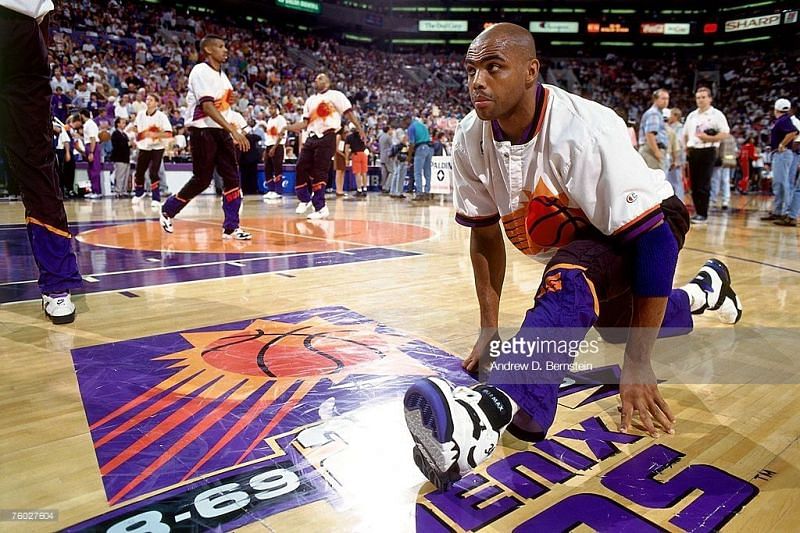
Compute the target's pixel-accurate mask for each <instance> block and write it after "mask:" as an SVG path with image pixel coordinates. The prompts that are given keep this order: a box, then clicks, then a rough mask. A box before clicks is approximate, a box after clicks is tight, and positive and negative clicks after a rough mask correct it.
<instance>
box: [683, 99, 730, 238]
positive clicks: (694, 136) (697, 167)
mask: <svg viewBox="0 0 800 533" xmlns="http://www.w3.org/2000/svg"><path fill="white" fill-rule="evenodd" d="M694 97H695V101H696V102H697V109H695V110H694V111H692V112H691V113H689V116H687V117H686V124H685V125H684V126H683V139H684V142H685V145H686V150H687V155H686V158H687V161H688V163H689V177H690V178H691V179H692V201H693V202H694V210H695V215H694V216H693V217H692V222H693V223H695V224H705V222H706V219H707V218H708V202H709V198H710V196H711V176H712V175H713V174H714V162H715V161H716V160H717V148H719V143H720V141H721V140H722V139H724V138H725V137H727V136H728V135H730V133H729V132H730V128H729V127H728V119H726V118H725V115H723V114H722V111H720V110H719V109H717V108H715V107H713V106H712V105H711V101H712V99H711V89H709V88H707V87H700V88H699V89H697V91H696V92H695V95H694Z"/></svg>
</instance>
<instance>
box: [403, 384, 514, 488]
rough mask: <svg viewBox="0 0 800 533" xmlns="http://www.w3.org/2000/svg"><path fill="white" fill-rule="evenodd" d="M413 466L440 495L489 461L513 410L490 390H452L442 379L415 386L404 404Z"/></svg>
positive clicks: (510, 402)
mask: <svg viewBox="0 0 800 533" xmlns="http://www.w3.org/2000/svg"><path fill="white" fill-rule="evenodd" d="M403 406H404V408H405V417H406V425H407V426H408V430H409V431H410V432H411V436H412V437H413V439H414V442H415V443H416V445H415V446H414V462H415V463H416V465H417V467H418V468H419V469H420V471H421V472H422V474H423V475H424V476H425V477H426V478H428V479H429V480H430V482H431V483H433V484H434V485H435V486H436V488H438V489H439V490H447V489H448V488H449V487H450V485H452V484H453V482H455V481H458V480H459V479H461V477H462V476H464V475H465V474H467V473H468V472H469V471H470V470H472V469H473V468H475V467H476V466H478V465H479V464H481V463H482V462H483V461H485V460H486V459H488V458H489V456H490V455H492V452H494V449H495V447H496V446H497V441H498V440H499V439H500V434H501V433H502V432H503V430H504V429H505V428H506V426H508V424H509V423H510V422H511V419H512V418H513V417H514V414H515V413H516V411H517V405H516V404H515V403H514V401H513V400H512V399H511V398H509V397H508V396H507V395H506V394H505V393H504V392H503V391H501V390H500V389H498V388H496V387H492V386H491V385H476V386H475V387H474V388H467V387H457V388H455V389H454V388H453V387H452V386H451V385H450V384H449V383H448V382H446V381H445V380H443V379H441V378H425V379H421V380H419V381H417V382H416V383H414V384H413V385H412V386H411V388H409V389H408V391H406V394H405V398H404V399H403Z"/></svg>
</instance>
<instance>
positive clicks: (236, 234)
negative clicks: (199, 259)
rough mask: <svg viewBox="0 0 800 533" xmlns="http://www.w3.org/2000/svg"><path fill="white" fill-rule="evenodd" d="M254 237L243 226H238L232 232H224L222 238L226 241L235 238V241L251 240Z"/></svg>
mask: <svg viewBox="0 0 800 533" xmlns="http://www.w3.org/2000/svg"><path fill="white" fill-rule="evenodd" d="M252 238H253V236H252V235H250V234H249V233H247V232H246V231H245V230H243V229H242V228H236V229H235V230H233V231H232V232H230V233H227V232H225V231H223V232H222V240H226V241H231V240H233V241H249V240H251V239H252Z"/></svg>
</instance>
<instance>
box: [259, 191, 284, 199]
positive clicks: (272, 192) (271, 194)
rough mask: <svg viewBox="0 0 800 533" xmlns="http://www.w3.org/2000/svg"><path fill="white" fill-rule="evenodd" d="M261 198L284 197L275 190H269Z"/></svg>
mask: <svg viewBox="0 0 800 533" xmlns="http://www.w3.org/2000/svg"><path fill="white" fill-rule="evenodd" d="M261 198H263V199H264V200H280V199H281V198H283V197H282V196H281V195H280V194H278V193H277V192H275V191H269V192H267V193H266V194H265V195H264V196H262V197H261Z"/></svg>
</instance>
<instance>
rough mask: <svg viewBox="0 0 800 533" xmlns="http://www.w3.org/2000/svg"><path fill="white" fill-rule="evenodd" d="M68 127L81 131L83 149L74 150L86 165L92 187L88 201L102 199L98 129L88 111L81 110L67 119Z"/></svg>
mask: <svg viewBox="0 0 800 533" xmlns="http://www.w3.org/2000/svg"><path fill="white" fill-rule="evenodd" d="M69 125H70V126H71V127H72V128H73V129H75V130H78V129H82V130H83V147H81V146H80V145H79V146H77V147H76V148H77V149H78V151H79V152H80V153H81V155H82V156H83V159H84V160H85V161H86V163H87V165H88V166H87V168H86V174H87V175H88V177H89V182H90V183H91V185H92V192H90V193H89V194H87V195H86V198H89V199H90V200H97V199H99V198H102V197H103V189H102V179H103V149H102V147H101V146H100V128H99V127H98V126H97V123H96V122H95V121H94V120H92V114H91V112H89V110H88V109H81V110H80V111H78V112H77V113H75V114H74V115H72V116H71V117H70V118H69Z"/></svg>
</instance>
